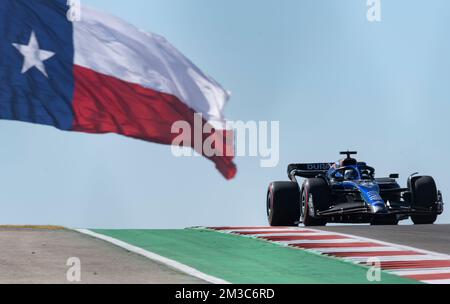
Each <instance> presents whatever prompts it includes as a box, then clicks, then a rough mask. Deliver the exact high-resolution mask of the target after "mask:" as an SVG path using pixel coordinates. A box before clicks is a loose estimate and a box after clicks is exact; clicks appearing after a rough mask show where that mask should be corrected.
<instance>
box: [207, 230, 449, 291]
mask: <svg viewBox="0 0 450 304" xmlns="http://www.w3.org/2000/svg"><path fill="white" fill-rule="evenodd" d="M208 229H211V230H215V231H218V232H222V233H229V234H236V235H240V236H244V237H251V238H258V239H261V240H265V241H268V242H272V243H277V244H281V245H284V246H288V247H293V248H298V249H302V250H306V251H310V252H314V253H316V254H321V255H326V256H331V257H335V258H340V259H343V260H346V261H348V262H352V263H355V264H360V265H369V263H368V261H369V259H374V258H375V259H377V260H378V261H380V264H381V268H382V269H383V270H385V271H387V272H389V273H392V274H395V275H398V276H401V277H405V278H410V279H414V280H418V281H421V282H424V283H429V284H450V256H449V255H446V254H441V253H437V252H431V251H427V250H422V249H417V248H413V247H409V246H403V245H398V244H392V243H387V242H382V241H378V240H373V239H369V238H364V237H359V236H354V235H349V234H343V233H337V232H328V231H322V230H317V229H310V228H297V227H215V228H214V227H211V228H208Z"/></svg>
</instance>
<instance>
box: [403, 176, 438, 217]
mask: <svg viewBox="0 0 450 304" xmlns="http://www.w3.org/2000/svg"><path fill="white" fill-rule="evenodd" d="M409 187H410V190H411V193H412V200H413V207H414V208H417V209H426V210H429V211H430V212H434V211H435V210H434V209H435V208H434V207H435V206H436V204H437V201H438V191H437V187H436V182H435V181H434V179H433V178H432V177H431V176H418V177H415V178H412V179H411V181H410V185H409ZM411 220H412V221H413V223H414V224H415V225H431V224H434V223H435V222H436V220H437V213H436V214H428V215H412V216H411Z"/></svg>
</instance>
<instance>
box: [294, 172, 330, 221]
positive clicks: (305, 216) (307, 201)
mask: <svg viewBox="0 0 450 304" xmlns="http://www.w3.org/2000/svg"><path fill="white" fill-rule="evenodd" d="M330 201H331V194H330V189H329V187H328V184H327V183H326V181H325V180H323V179H322V178H309V179H307V180H306V181H305V183H304V184H303V189H302V199H301V208H300V210H301V217H300V220H301V222H302V223H303V225H305V226H306V227H308V226H326V225H327V221H326V219H322V218H316V217H315V215H312V213H314V212H315V211H317V210H320V211H323V210H326V209H328V207H329V205H330ZM313 206H314V208H313Z"/></svg>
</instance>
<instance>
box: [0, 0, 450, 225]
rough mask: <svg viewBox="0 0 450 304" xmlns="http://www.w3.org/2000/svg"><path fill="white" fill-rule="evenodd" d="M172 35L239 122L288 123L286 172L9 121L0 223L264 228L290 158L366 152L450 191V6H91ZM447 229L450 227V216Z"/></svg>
mask: <svg viewBox="0 0 450 304" xmlns="http://www.w3.org/2000/svg"><path fill="white" fill-rule="evenodd" d="M82 2H83V4H86V5H90V6H94V7H97V8H99V9H102V10H105V11H109V12H111V13H113V14H115V15H118V16H120V17H122V18H124V19H126V20H128V21H129V22H131V23H133V24H135V25H136V26H138V27H139V28H141V29H144V30H148V31H152V32H155V33H158V34H161V35H163V36H165V37H166V38H167V39H168V40H170V41H171V42H172V43H173V44H174V45H175V46H176V47H177V48H178V49H180V50H181V51H182V52H183V53H184V54H186V55H187V56H188V57H189V58H190V59H192V61H194V62H195V63H196V64H197V65H198V66H199V67H200V68H202V69H203V70H204V71H205V72H207V73H208V74H211V75H212V76H214V77H215V78H216V79H217V80H218V81H219V82H220V83H221V84H223V85H224V86H225V87H226V88H227V89H229V90H231V91H232V92H233V97H232V99H231V101H230V104H229V106H228V108H227V111H226V113H227V117H228V118H229V119H231V120H269V121H271V120H279V121H280V125H281V162H280V165H279V167H277V168H273V169H262V168H260V167H259V159H257V158H240V159H237V164H238V167H239V173H238V176H237V178H236V179H235V180H233V181H231V182H227V181H225V180H224V179H223V178H222V177H221V176H220V174H219V173H218V172H217V171H216V170H215V169H214V166H213V164H212V163H210V162H209V161H207V160H205V159H202V158H174V157H173V156H172V154H171V152H170V147H165V146H159V145H156V144H152V143H146V142H140V141H136V140H133V139H128V138H124V137H120V136H117V135H86V134H77V133H65V132H61V131H58V130H55V129H53V128H49V127H42V126H35V125H28V124H24V123H19V122H9V121H1V122H0V137H1V139H2V144H1V147H0V160H1V161H0V168H1V171H0V193H1V196H0V198H1V199H0V204H1V211H0V223H5V224H6V223H10V224H20V223H24V224H25V223H26V224H32V223H37V224H61V225H67V226H70V227H104V228H109V227H121V228H124V227H129V228H134V227H139V228H143V227H147V228H161V227H186V226H198V225H263V224H266V217H265V209H264V208H265V196H266V189H267V186H268V184H269V183H270V182H271V181H272V180H285V179H286V166H287V164H288V163H290V162H315V161H334V160H336V159H337V158H338V155H337V152H338V151H339V150H341V149H347V148H349V149H356V150H359V151H360V156H359V157H360V158H361V159H362V160H365V161H367V162H368V163H369V164H371V165H373V166H375V167H376V168H377V169H378V173H379V174H380V175H384V174H388V173H394V172H398V173H400V174H401V177H402V181H403V183H405V182H406V178H407V176H408V175H409V174H411V173H413V172H416V171H420V172H421V173H424V174H432V175H433V176H434V177H435V178H436V179H437V181H438V184H439V187H440V188H441V189H442V190H443V193H444V199H445V198H446V197H449V193H450V176H449V172H450V153H449V150H450V138H449V132H450V119H449V118H448V114H449V113H450V103H449V101H450V58H449V55H450V1H448V0H430V1H420V0H415V1H414V0H396V1H387V0H382V10H383V11H382V22H381V23H369V22H368V21H367V19H366V11H367V7H366V0H345V1H336V0H328V1H327V0H245V1H242V0H226V1H225V0H133V1H119V0H84V1H82ZM440 222H450V211H448V210H447V212H446V214H445V215H444V216H442V217H441V219H440Z"/></svg>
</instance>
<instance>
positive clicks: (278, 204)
mask: <svg viewBox="0 0 450 304" xmlns="http://www.w3.org/2000/svg"><path fill="white" fill-rule="evenodd" d="M267 218H268V220H269V224H270V226H273V227H280V226H284V227H290V226H298V222H299V220H300V190H299V187H298V184H297V183H294V182H274V183H272V184H270V186H269V190H268V191H267Z"/></svg>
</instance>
